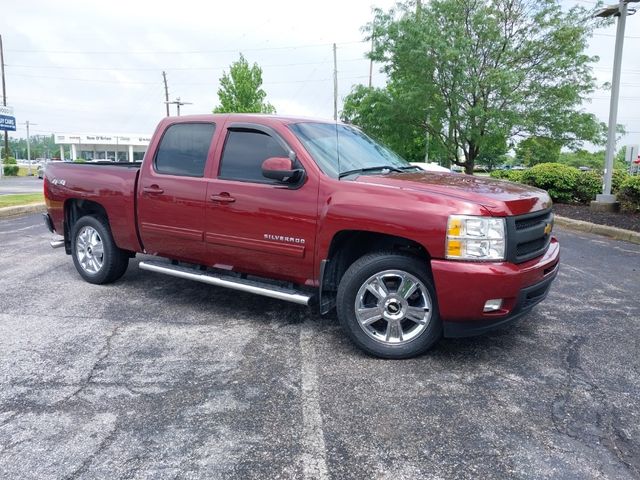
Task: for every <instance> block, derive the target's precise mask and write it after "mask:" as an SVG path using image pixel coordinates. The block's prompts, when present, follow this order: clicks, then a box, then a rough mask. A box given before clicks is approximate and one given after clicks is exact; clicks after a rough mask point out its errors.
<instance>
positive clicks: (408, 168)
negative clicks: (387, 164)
mask: <svg viewBox="0 0 640 480" xmlns="http://www.w3.org/2000/svg"><path fill="white" fill-rule="evenodd" d="M398 168H399V169H400V170H402V171H405V170H422V169H421V168H420V167H416V166H415V165H407V166H406V167H398Z"/></svg>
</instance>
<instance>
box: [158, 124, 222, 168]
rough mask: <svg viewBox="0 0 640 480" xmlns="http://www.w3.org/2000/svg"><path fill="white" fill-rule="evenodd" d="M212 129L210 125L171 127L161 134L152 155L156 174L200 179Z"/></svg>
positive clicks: (213, 128)
mask: <svg viewBox="0 0 640 480" xmlns="http://www.w3.org/2000/svg"><path fill="white" fill-rule="evenodd" d="M215 128H216V127H215V125H213V124H211V123H180V124H177V125H171V126H170V127H169V128H168V129H167V130H166V131H165V132H164V135H163V136H162V140H161V141H160V146H159V147H158V152H157V153H156V161H155V167H156V171H157V172H158V173H166V174H169V175H184V176H188V177H202V176H203V175H204V166H205V164H206V163H207V153H208V152H209V146H210V145H211V139H212V138H213V132H214V130H215Z"/></svg>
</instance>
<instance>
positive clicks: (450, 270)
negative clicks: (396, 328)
mask: <svg viewBox="0 0 640 480" xmlns="http://www.w3.org/2000/svg"><path fill="white" fill-rule="evenodd" d="M559 260H560V245H559V243H558V241H557V240H556V239H555V238H552V239H551V242H550V244H549V248H548V249H547V251H546V252H545V253H544V255H542V256H541V257H538V258H536V259H533V260H530V261H528V262H525V263H521V264H514V263H509V262H502V263H489V262H485V263H479V262H457V261H450V260H432V261H431V269H432V272H433V277H434V282H435V286H436V291H437V298H438V307H439V311H440V317H441V319H442V322H443V329H444V336H445V337H465V336H472V335H479V334H482V333H484V332H487V331H489V330H492V329H494V328H498V327H501V326H503V325H505V324H508V323H511V322H512V321H514V320H516V319H518V318H519V317H521V316H522V315H524V314H526V313H527V312H529V311H530V310H531V309H532V308H533V307H534V306H535V305H537V304H538V303H540V302H541V301H542V300H544V298H545V297H546V296H547V293H548V292H549V288H550V287H551V283H552V282H553V280H554V279H555V277H556V275H557V274H558V269H559ZM497 298H501V299H502V308H501V309H500V310H498V311H496V312H490V313H486V312H484V311H483V310H484V304H485V302H486V301H487V300H490V299H497Z"/></svg>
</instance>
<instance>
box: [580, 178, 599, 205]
mask: <svg viewBox="0 0 640 480" xmlns="http://www.w3.org/2000/svg"><path fill="white" fill-rule="evenodd" d="M601 191H602V175H600V174H599V173H597V172H580V175H579V176H578V180H577V181H576V190H575V199H576V200H577V201H578V202H580V203H589V202H590V201H591V200H594V199H595V198H596V195H597V194H599V193H600V192H601Z"/></svg>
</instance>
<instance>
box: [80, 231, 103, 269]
mask: <svg viewBox="0 0 640 480" xmlns="http://www.w3.org/2000/svg"><path fill="white" fill-rule="evenodd" d="M76 257H77V258H78V263H79V264H80V267H81V268H82V270H84V271H85V272H87V273H88V274H90V275H95V274H96V273H98V272H99V271H100V270H101V269H102V265H103V264H104V245H103V243H102V238H101V237H100V234H99V233H98V232H97V231H96V229H95V228H93V227H89V226H85V227H82V228H81V229H80V231H79V232H78V236H77V237H76Z"/></svg>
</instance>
